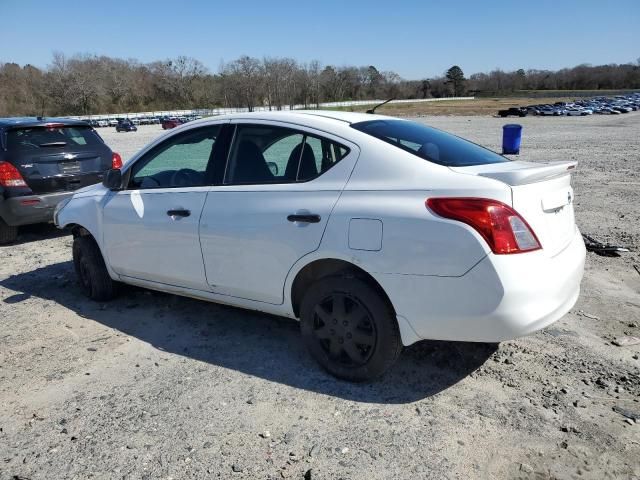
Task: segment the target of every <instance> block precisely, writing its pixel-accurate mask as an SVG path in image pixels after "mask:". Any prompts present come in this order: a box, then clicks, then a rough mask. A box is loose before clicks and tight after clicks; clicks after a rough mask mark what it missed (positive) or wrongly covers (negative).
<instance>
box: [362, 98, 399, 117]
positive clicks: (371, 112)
mask: <svg viewBox="0 0 640 480" xmlns="http://www.w3.org/2000/svg"><path fill="white" fill-rule="evenodd" d="M391 100H395V98H390V99H389V100H385V101H384V102H382V103H381V104H379V105H376V106H375V107H373V108H370V109H369V110H367V113H370V114H372V115H373V114H374V113H376V108H378V107H381V106H383V105H386V104H387V103H389V102H390V101H391Z"/></svg>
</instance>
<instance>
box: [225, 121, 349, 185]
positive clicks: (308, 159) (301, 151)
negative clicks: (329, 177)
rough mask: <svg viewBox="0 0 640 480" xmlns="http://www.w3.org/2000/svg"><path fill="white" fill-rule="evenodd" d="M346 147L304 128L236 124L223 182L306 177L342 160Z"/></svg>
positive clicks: (293, 180) (287, 181)
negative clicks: (308, 132) (310, 132)
mask: <svg viewBox="0 0 640 480" xmlns="http://www.w3.org/2000/svg"><path fill="white" fill-rule="evenodd" d="M348 153H349V149H348V148H346V147H344V146H342V145H339V144H337V143H335V142H332V141H330V140H326V139H323V138H320V137H317V136H315V135H309V134H307V133H305V132H301V131H297V130H292V129H289V128H284V127H275V126H269V125H238V126H237V129H236V134H235V138H234V142H233V146H232V148H231V153H230V155H229V162H228V166H227V172H226V176H225V183H226V184H261V183H292V182H301V181H308V180H311V179H313V178H316V177H317V176H318V175H320V174H322V173H323V172H325V171H327V170H328V169H329V168H331V167H332V166H333V165H335V163H336V162H338V161H340V160H342V159H343V158H344V157H345V156H346V155H347V154H348Z"/></svg>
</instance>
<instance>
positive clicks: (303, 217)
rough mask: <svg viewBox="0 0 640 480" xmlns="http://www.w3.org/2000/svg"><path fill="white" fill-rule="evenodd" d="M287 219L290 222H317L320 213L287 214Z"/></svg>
mask: <svg viewBox="0 0 640 480" xmlns="http://www.w3.org/2000/svg"><path fill="white" fill-rule="evenodd" d="M287 220H289V221H290V222H303V223H319V222H320V215H316V214H315V213H306V214H296V215H289V216H288V217H287Z"/></svg>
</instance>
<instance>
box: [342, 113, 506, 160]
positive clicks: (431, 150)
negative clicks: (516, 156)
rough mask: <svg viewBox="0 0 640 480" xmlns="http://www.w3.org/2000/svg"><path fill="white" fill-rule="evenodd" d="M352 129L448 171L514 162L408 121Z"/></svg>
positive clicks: (375, 122)
mask: <svg viewBox="0 0 640 480" xmlns="http://www.w3.org/2000/svg"><path fill="white" fill-rule="evenodd" d="M351 127H352V128H355V129H356V130H360V131H361V132H364V133H366V134H368V135H371V136H372V137H375V138H378V139H380V140H382V141H384V142H387V143H390V144H391V145H394V146H396V147H398V148H400V149H402V150H404V151H406V152H409V153H412V154H414V155H417V156H418V157H420V158H423V159H425V160H428V161H430V162H433V163H437V164H438V165H444V166H446V167H467V166H471V165H485V164H489V163H502V162H508V161H510V160H509V159H507V158H505V157H503V156H501V155H498V154H497V153H495V152H492V151H491V150H489V149H486V148H484V147H481V146H480V145H476V144H475V143H472V142H469V141H467V140H464V139H462V138H460V137H456V136H455V135H451V134H449V133H446V132H443V131H442V130H438V129H436V128H432V127H428V126H426V125H422V124H420V123H416V122H411V121H407V120H369V121H366V122H358V123H354V124H352V125H351Z"/></svg>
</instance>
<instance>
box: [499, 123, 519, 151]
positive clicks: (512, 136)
mask: <svg viewBox="0 0 640 480" xmlns="http://www.w3.org/2000/svg"><path fill="white" fill-rule="evenodd" d="M521 140H522V125H518V124H517V123H510V124H508V125H505V126H504V127H502V153H503V154H506V155H518V154H519V153H520V141H521Z"/></svg>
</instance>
